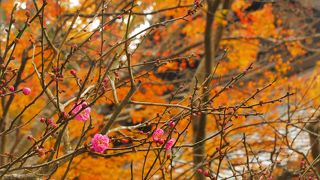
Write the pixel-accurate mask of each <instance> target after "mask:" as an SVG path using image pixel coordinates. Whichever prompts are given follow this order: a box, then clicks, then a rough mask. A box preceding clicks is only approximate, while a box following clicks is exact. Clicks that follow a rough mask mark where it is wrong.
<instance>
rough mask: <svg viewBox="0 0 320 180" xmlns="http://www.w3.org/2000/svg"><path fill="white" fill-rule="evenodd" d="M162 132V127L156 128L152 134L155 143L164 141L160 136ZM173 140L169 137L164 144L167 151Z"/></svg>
mask: <svg viewBox="0 0 320 180" xmlns="http://www.w3.org/2000/svg"><path fill="white" fill-rule="evenodd" d="M163 134H164V131H163V129H160V128H158V129H156V130H155V131H154V132H153V134H152V140H153V141H154V142H156V143H159V144H163V143H164V139H163V138H162V136H163ZM175 142H176V140H175V139H174V138H171V139H170V140H169V141H168V142H167V144H166V145H165V149H166V150H167V151H168V150H170V149H171V148H172V146H173V145H174V143H175Z"/></svg>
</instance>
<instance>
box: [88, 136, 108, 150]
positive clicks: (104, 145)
mask: <svg viewBox="0 0 320 180" xmlns="http://www.w3.org/2000/svg"><path fill="white" fill-rule="evenodd" d="M109 142H110V139H109V137H108V136H107V135H102V134H96V135H94V137H93V138H92V140H91V144H92V146H91V149H92V150H93V151H95V152H98V153H103V152H104V151H105V150H106V149H108V148H109Z"/></svg>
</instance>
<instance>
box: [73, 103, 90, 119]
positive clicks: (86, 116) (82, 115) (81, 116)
mask: <svg viewBox="0 0 320 180" xmlns="http://www.w3.org/2000/svg"><path fill="white" fill-rule="evenodd" d="M87 105H88V104H87V103H86V102H83V103H81V104H77V103H76V104H75V105H74V106H73V107H72V109H73V110H72V114H77V113H78V112H79V111H80V110H82V109H83V108H85V109H84V110H82V111H81V112H80V113H79V114H77V115H76V116H75V118H76V120H78V121H82V122H85V121H86V120H88V119H89V117H90V112H91V108H90V107H87Z"/></svg>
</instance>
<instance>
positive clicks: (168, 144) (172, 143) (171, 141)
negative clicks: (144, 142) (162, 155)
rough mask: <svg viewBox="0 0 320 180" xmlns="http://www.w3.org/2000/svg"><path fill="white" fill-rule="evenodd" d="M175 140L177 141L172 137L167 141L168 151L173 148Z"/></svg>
mask: <svg viewBox="0 0 320 180" xmlns="http://www.w3.org/2000/svg"><path fill="white" fill-rule="evenodd" d="M175 142H176V140H175V139H173V138H171V139H170V140H169V141H168V142H167V144H166V150H167V151H168V150H170V149H171V148H172V146H173V145H174V143H175Z"/></svg>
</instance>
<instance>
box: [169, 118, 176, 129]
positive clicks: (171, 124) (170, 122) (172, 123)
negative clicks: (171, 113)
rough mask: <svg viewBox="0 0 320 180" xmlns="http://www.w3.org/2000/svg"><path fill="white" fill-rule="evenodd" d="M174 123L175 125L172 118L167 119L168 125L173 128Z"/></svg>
mask: <svg viewBox="0 0 320 180" xmlns="http://www.w3.org/2000/svg"><path fill="white" fill-rule="evenodd" d="M174 125H176V123H175V122H174V121H173V120H171V121H169V127H171V128H173V127H174Z"/></svg>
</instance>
